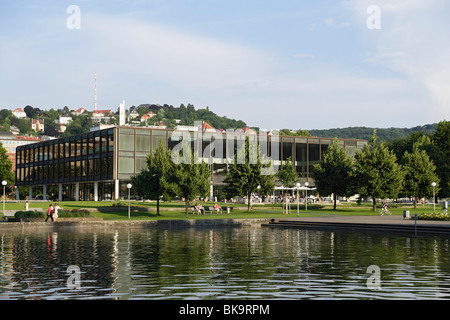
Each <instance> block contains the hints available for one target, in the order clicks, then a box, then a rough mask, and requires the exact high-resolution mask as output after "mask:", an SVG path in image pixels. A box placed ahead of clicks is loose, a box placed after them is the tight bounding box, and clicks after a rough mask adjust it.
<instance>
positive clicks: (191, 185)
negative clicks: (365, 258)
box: [172, 140, 211, 218]
mask: <svg viewBox="0 0 450 320" xmlns="http://www.w3.org/2000/svg"><path fill="white" fill-rule="evenodd" d="M181 146H182V147H181V152H179V154H178V156H179V158H178V159H179V161H175V162H174V161H173V160H174V158H176V157H174V155H173V152H177V151H174V150H172V162H173V163H174V164H173V166H174V178H175V181H176V190H175V193H176V194H177V195H178V196H180V197H182V198H184V202H185V210H186V218H187V217H188V214H189V201H190V200H193V199H195V198H196V197H197V196H200V197H205V196H207V194H208V192H209V190H210V178H211V171H210V168H209V165H208V164H207V163H206V162H204V161H203V160H200V158H199V156H198V155H197V154H195V153H194V152H193V151H192V149H191V147H190V145H189V142H188V141H186V140H183V141H182V142H181ZM174 149H176V148H174Z"/></svg>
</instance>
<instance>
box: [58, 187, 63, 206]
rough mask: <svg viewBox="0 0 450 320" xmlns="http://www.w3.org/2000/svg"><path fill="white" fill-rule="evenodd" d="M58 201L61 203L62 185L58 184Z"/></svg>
mask: <svg viewBox="0 0 450 320" xmlns="http://www.w3.org/2000/svg"><path fill="white" fill-rule="evenodd" d="M58 201H59V202H61V201H62V183H60V184H58Z"/></svg>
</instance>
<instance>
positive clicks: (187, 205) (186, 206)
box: [184, 200, 189, 218]
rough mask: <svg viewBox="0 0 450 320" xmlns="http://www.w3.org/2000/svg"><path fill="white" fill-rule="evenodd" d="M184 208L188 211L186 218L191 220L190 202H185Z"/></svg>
mask: <svg viewBox="0 0 450 320" xmlns="http://www.w3.org/2000/svg"><path fill="white" fill-rule="evenodd" d="M184 208H185V209H186V218H189V216H188V214H189V200H186V201H185V202H184Z"/></svg>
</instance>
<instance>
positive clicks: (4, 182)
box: [2, 180, 8, 216]
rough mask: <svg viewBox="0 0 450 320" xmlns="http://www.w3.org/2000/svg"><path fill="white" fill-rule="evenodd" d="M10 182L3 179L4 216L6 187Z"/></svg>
mask: <svg viewBox="0 0 450 320" xmlns="http://www.w3.org/2000/svg"><path fill="white" fill-rule="evenodd" d="M7 184H8V182H6V181H5V180H3V181H2V186H3V216H5V198H6V195H5V187H6V185H7Z"/></svg>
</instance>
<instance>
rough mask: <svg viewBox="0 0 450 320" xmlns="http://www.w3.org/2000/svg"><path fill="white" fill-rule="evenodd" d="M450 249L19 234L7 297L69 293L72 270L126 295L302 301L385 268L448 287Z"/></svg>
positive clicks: (192, 231)
mask: <svg viewBox="0 0 450 320" xmlns="http://www.w3.org/2000/svg"><path fill="white" fill-rule="evenodd" d="M448 240H449V239H448V238H439V237H436V238H409V237H404V236H401V235H392V234H391V235H384V234H381V233H371V234H366V233H362V232H328V231H317V230H299V229H270V228H262V229H260V228H245V227H244V228H228V227H223V228H220V227H219V228H215V229H210V228H206V227H205V228H180V229H163V228H155V229H120V230H113V229H111V230H104V229H101V230H97V229H94V230H90V231H83V232H81V231H80V232H77V231H73V230H69V229H68V230H63V231H58V232H47V231H45V232H44V231H37V232H26V233H12V234H8V235H3V236H2V248H1V250H0V251H1V256H0V270H1V271H2V277H0V288H1V287H2V286H3V287H6V286H7V283H6V282H8V281H9V282H10V283H15V285H14V290H16V291H20V290H22V291H23V290H29V291H28V292H29V293H30V294H32V293H33V292H34V291H39V290H42V288H49V287H51V288H59V287H60V288H64V287H66V281H67V278H68V274H67V273H66V270H67V267H68V266H69V265H76V266H78V267H79V268H80V270H81V272H82V275H81V281H82V284H81V285H82V287H83V288H84V287H89V286H91V287H95V288H100V289H108V288H111V289H112V291H109V292H108V293H112V292H119V293H126V294H130V291H133V292H134V293H143V294H159V295H170V294H171V292H174V291H176V292H194V291H195V290H198V289H199V288H202V289H201V290H207V289H208V288H209V290H211V291H214V290H218V291H217V292H218V294H219V293H220V294H222V295H224V294H227V293H231V292H235V290H237V289H235V288H236V287H243V288H244V289H242V290H247V289H249V288H253V289H254V288H255V287H256V286H258V285H261V286H263V285H264V286H266V287H267V288H268V289H267V290H268V291H270V290H273V292H276V291H280V290H288V289H284V288H282V289H279V288H278V287H277V286H276V283H278V282H279V283H284V282H287V281H290V283H291V284H292V285H304V286H303V287H302V288H303V289H296V290H299V291H301V290H309V287H308V286H310V285H313V283H314V282H316V283H317V282H318V281H324V280H327V281H330V282H329V283H333V284H334V285H335V286H336V285H338V284H347V285H348V284H349V283H356V284H358V285H359V286H365V281H366V279H367V274H366V269H367V267H368V266H370V265H373V264H375V265H378V266H380V268H381V270H382V280H383V281H385V282H384V283H386V281H391V282H392V281H394V280H395V279H396V277H398V276H402V275H404V273H405V272H411V273H413V276H415V275H417V276H418V277H419V276H424V275H426V276H429V275H427V274H426V271H423V270H422V269H420V268H421V267H422V266H429V267H428V269H427V270H431V271H430V272H432V274H439V273H440V274H444V275H445V274H446V277H447V279H448V277H449V274H450V263H449V259H450V258H449V246H448ZM430 268H431V269H430ZM277 281H278V282H277ZM305 283H306V284H305ZM325 283H326V282H325ZM393 285H395V283H394V284H393ZM271 288H273V289H271ZM290 290H292V288H291V289H290ZM3 291H4V290H3ZM89 294H91V295H104V294H105V291H103V292H102V291H101V290H100V291H96V290H95V289H94V290H92V291H90V293H89Z"/></svg>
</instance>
